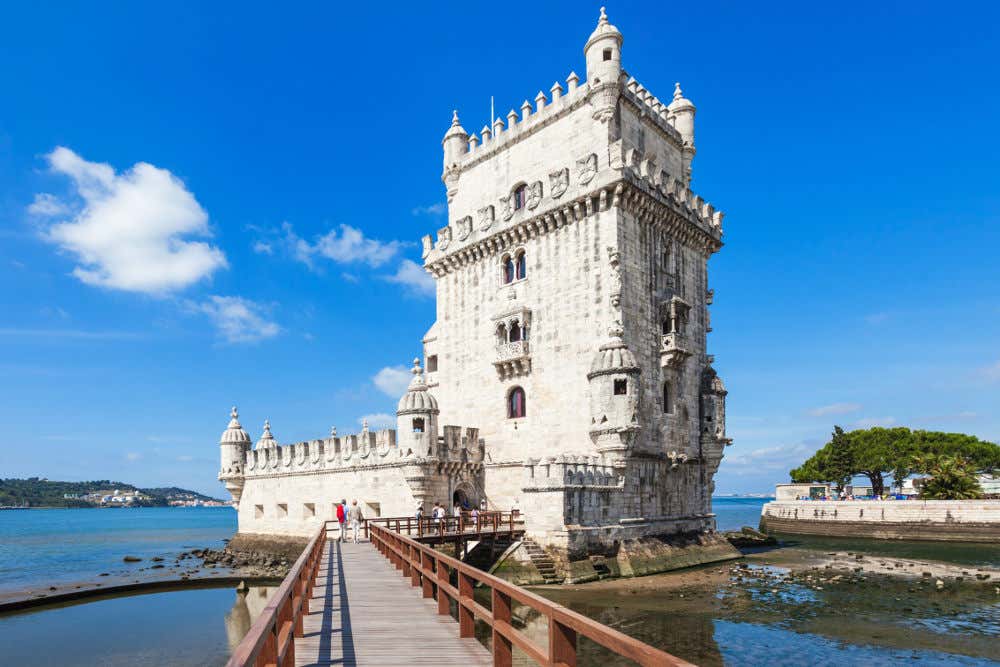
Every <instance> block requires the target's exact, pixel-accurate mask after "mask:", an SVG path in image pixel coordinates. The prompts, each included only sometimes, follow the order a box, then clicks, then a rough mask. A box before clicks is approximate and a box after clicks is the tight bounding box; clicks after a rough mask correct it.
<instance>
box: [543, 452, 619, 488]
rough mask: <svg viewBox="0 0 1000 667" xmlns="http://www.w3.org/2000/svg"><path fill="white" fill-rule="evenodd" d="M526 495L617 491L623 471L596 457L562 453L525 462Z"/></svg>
mask: <svg viewBox="0 0 1000 667" xmlns="http://www.w3.org/2000/svg"><path fill="white" fill-rule="evenodd" d="M524 470H525V486H524V491H526V492H540V491H560V490H565V489H568V488H582V487H587V488H589V489H592V490H605V491H616V490H617V491H620V490H621V489H622V488H623V484H624V478H623V476H622V470H621V469H619V468H616V467H614V466H611V465H608V464H606V463H605V462H604V460H603V459H602V458H601V457H599V456H586V455H582V454H581V455H575V454H563V455H560V456H550V457H548V458H545V459H528V460H527V461H525V463H524Z"/></svg>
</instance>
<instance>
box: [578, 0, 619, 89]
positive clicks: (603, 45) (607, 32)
mask: <svg viewBox="0 0 1000 667" xmlns="http://www.w3.org/2000/svg"><path fill="white" fill-rule="evenodd" d="M583 53H584V55H585V56H586V57H587V81H588V82H589V83H590V85H591V86H597V85H600V84H602V83H614V84H617V83H618V77H619V76H620V75H621V71H622V34H621V32H620V31H619V30H618V28H616V27H614V26H613V25H611V24H610V23H608V15H607V13H606V12H605V11H604V7H601V17H600V19H598V21H597V27H596V28H594V32H592V33H591V34H590V38H589V39H588V40H587V44H586V46H584V47H583Z"/></svg>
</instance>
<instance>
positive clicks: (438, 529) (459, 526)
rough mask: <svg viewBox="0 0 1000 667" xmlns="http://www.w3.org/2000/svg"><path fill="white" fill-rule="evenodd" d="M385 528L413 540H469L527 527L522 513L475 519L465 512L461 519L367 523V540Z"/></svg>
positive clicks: (394, 519) (491, 514)
mask: <svg viewBox="0 0 1000 667" xmlns="http://www.w3.org/2000/svg"><path fill="white" fill-rule="evenodd" d="M376 525H378V526H382V527H384V528H388V529H389V530H391V531H394V532H396V533H399V534H400V535H407V536H409V537H417V538H418V539H419V538H423V537H435V536H437V537H448V536H457V535H462V536H469V537H474V536H476V535H482V534H490V535H495V534H497V533H513V532H515V531H517V530H521V529H522V528H523V527H524V524H523V522H522V520H521V519H520V517H519V515H518V512H516V511H514V512H493V511H490V512H482V513H479V514H477V515H476V516H473V515H472V513H471V512H463V513H462V514H461V515H459V516H445V517H442V518H440V519H434V518H432V517H427V516H425V517H421V518H420V519H419V520H417V518H416V517H415V516H403V517H378V518H374V519H368V520H367V521H366V522H365V537H367V538H369V539H370V537H371V535H370V528H369V526H376Z"/></svg>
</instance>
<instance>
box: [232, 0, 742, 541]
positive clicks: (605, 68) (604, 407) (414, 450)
mask: <svg viewBox="0 0 1000 667" xmlns="http://www.w3.org/2000/svg"><path fill="white" fill-rule="evenodd" d="M622 43H623V39H622V35H621V33H620V32H619V31H618V30H617V28H615V27H614V26H613V25H611V24H610V23H609V22H608V21H607V18H606V16H605V15H604V13H603V11H602V14H601V18H600V21H599V23H598V26H597V28H596V29H595V30H594V32H593V34H592V35H591V36H590V38H589V39H588V40H587V42H586V46H585V49H584V53H585V59H586V80H585V81H581V80H580V78H579V77H578V76H577V75H576V74H575V73H571V74H570V75H569V77H568V78H567V79H566V84H565V85H562V84H560V83H556V84H555V85H554V86H552V88H551V89H550V90H549V92H548V93H547V94H546V93H545V92H539V93H538V94H537V95H536V96H534V98H533V99H534V104H532V103H530V102H528V101H527V100H526V101H525V102H524V104H523V105H522V106H521V107H520V109H519V111H516V110H511V112H510V113H509V114H508V115H507V116H506V117H505V118H497V119H495V120H494V122H493V125H492V127H483V128H482V130H481V131H480V132H479V134H478V135H477V134H471V135H470V134H469V133H468V132H467V131H466V130H465V129H464V128H463V127H462V125H461V123H460V120H459V117H458V114H457V113H456V114H455V115H454V118H453V121H452V125H451V127H450V128H449V129H448V131H447V133H446V134H445V137H444V140H443V142H442V143H443V148H444V172H443V175H442V180H443V181H444V184H445V189H446V194H447V201H448V225H447V226H445V227H442V228H441V229H439V230H437V232H436V233H435V234H433V235H428V236H425V237H424V239H423V260H424V266H425V268H426V269H427V271H428V272H429V273H430V274H431V275H432V276H434V278H435V280H436V283H437V317H436V321H435V323H434V325H433V326H432V327H431V328H430V330H429V331H428V332H427V334H426V335H425V337H424V339H423V354H424V364H423V369H420V368H419V367H415V369H414V370H415V373H414V381H413V383H412V384H411V387H410V391H409V392H408V393H407V395H406V396H404V397H403V399H402V400H401V401H400V406H399V412H398V415H399V416H398V424H397V429H396V430H395V431H382V432H378V433H369V432H368V431H367V429H366V430H364V431H363V432H362V434H360V435H356V436H348V437H346V438H343V437H337V436H332V437H330V438H326V439H323V440H317V441H313V442H310V443H300V444H298V445H293V446H288V447H276V446H272V445H271V444H270V442H269V441H268V440H267V439H266V438H265V439H262V441H261V442H259V443H258V444H257V447H256V448H255V449H252V450H251V449H250V447H249V441H247V442H245V443H243V445H242V446H244V447H245V450H243V451H242V455H240V452H237V451H235V449H234V445H233V444H232V442H233V441H234V439H238V438H235V436H232V434H230V435H226V436H224V438H223V454H224V460H223V472H222V473H221V474H220V479H222V480H223V481H225V483H226V485H227V488H229V489H230V490H231V491H233V494H234V498H236V499H237V500H238V503H239V509H240V530H241V531H245V532H277V533H281V532H296V533H303V532H308V530H310V529H311V526H313V525H314V524H315V522H316V521H318V520H319V519H320V518H324V517H328V516H329V515H330V512H331V511H332V503H333V502H334V501H335V500H338V499H339V498H340V497H341V496H344V497H347V498H351V497H353V496H356V497H358V498H359V499H362V500H364V501H365V502H366V503H368V504H369V506H370V508H371V509H372V510H377V511H379V512H380V513H381V514H382V515H384V516H385V515H400V514H402V515H409V514H411V513H412V511H413V510H414V508H415V507H416V504H417V503H418V502H423V503H425V507H429V506H430V503H432V502H433V501H434V500H443V501H446V502H451V501H452V500H453V499H454V498H455V497H460V498H463V499H468V501H469V502H470V503H473V504H478V503H479V501H481V500H485V501H486V503H487V504H488V505H489V507H491V508H495V509H509V508H511V507H518V508H519V509H520V510H521V511H522V512H523V513H524V516H525V522H526V529H527V532H528V534H529V535H530V536H531V537H532V538H534V539H535V540H536V541H538V542H540V543H542V544H544V545H549V546H551V547H554V548H557V549H564V550H566V552H567V553H568V554H570V555H571V556H573V555H580V554H586V553H588V552H593V551H600V550H607V549H608V548H609V547H611V546H612V545H615V544H617V543H618V542H619V541H621V540H628V539H633V538H638V537H644V536H649V535H664V534H674V533H681V532H703V531H708V530H711V529H713V528H714V518H713V515H712V513H711V491H712V487H713V481H712V480H713V476H714V475H715V473H716V471H717V469H718V467H719V463H720V461H721V459H722V456H723V450H724V448H725V446H726V445H727V444H729V440H728V439H727V438H726V434H725V396H726V390H725V388H724V387H723V384H722V381H721V380H720V378H719V377H718V375H717V374H716V372H715V371H714V370H713V368H712V365H711V363H712V357H711V356H710V355H708V354H707V347H706V335H707V333H708V332H709V331H711V327H710V320H709V306H710V304H711V302H712V290H711V289H710V288H709V283H708V260H709V258H710V257H711V255H712V254H713V253H715V252H716V251H718V250H719V249H720V248H721V246H722V213H721V212H719V211H717V210H715V208H714V207H713V206H712V205H711V204H708V203H707V202H705V201H704V200H703V199H702V198H701V197H700V196H698V195H695V194H694V193H693V192H692V191H691V190H690V183H691V169H692V160H693V158H694V155H695V142H694V115H695V107H694V105H693V104H692V103H691V102H690V101H688V100H687V99H685V97H684V96H683V94H682V92H681V89H680V86H679V85H678V86H677V87H676V88H675V90H674V93H673V99H672V101H671V102H670V103H669V104H664V103H662V102H660V101H659V100H658V99H657V98H656V97H654V96H653V95H652V94H651V93H650V92H649V91H647V90H646V89H645V88H644V87H643V86H642V85H641V84H639V83H638V82H637V81H636V80H635V79H634V78H631V77H630V76H629V75H628V74H626V73H625V71H624V70H623V69H622ZM442 424H459V425H462V426H439V425H442ZM227 433H229V431H227ZM227 438H228V439H227ZM225 457H228V459H227V458H225ZM227 460H228V463H227ZM236 487H239V488H236ZM342 489H343V491H342ZM331 494H332V495H331ZM279 503H284V504H285V505H287V507H286V508H285V509H284V510H282V509H280V508H278V509H272V508H274V507H275V506H276V505H277V504H279ZM304 503H312V504H313V505H314V506H315V507H314V508H313V509H309V508H306V509H303V504H304ZM293 506H294V509H293ZM255 508H262V511H261V512H257V511H256V509H255ZM311 512H312V513H311Z"/></svg>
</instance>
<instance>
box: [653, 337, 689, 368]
mask: <svg viewBox="0 0 1000 667" xmlns="http://www.w3.org/2000/svg"><path fill="white" fill-rule="evenodd" d="M690 356H691V351H690V343H689V342H688V339H687V336H684V335H683V334H680V333H677V332H674V333H668V334H663V338H662V344H661V346H660V366H662V367H663V368H680V366H681V365H682V364H683V363H684V361H685V360H686V359H687V358H688V357H690Z"/></svg>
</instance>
